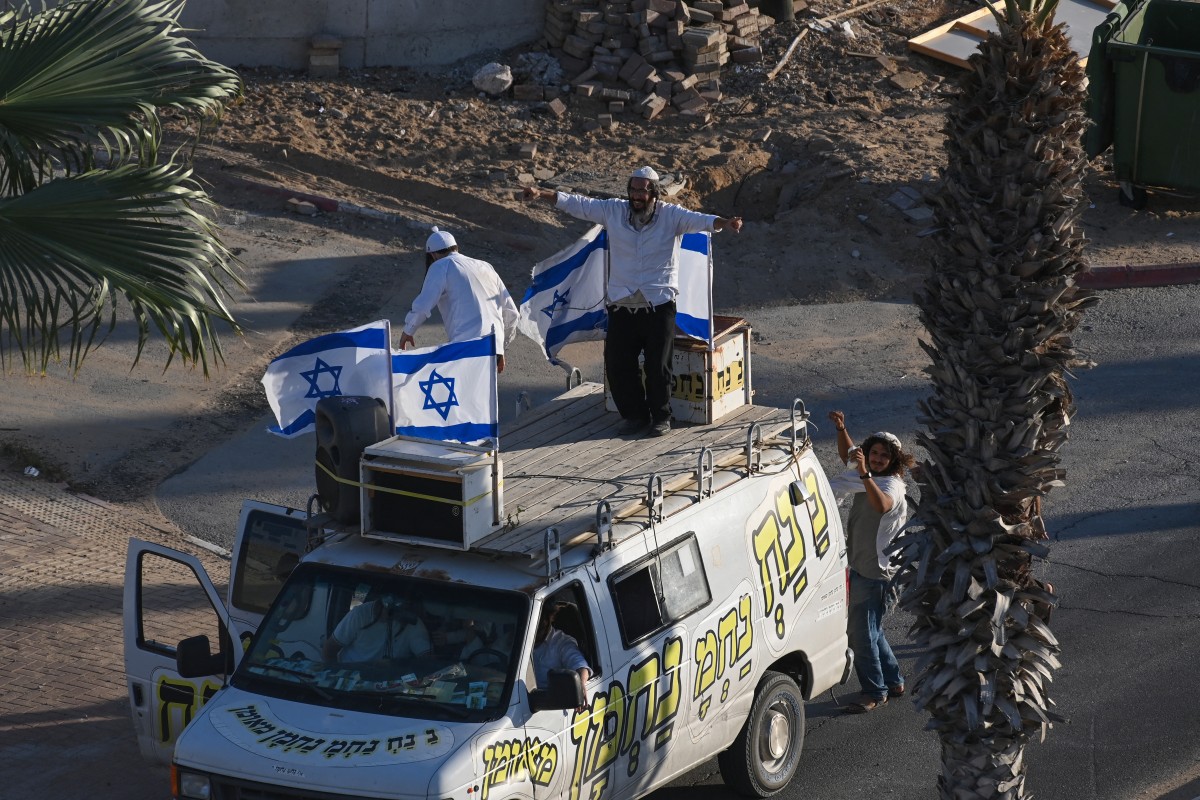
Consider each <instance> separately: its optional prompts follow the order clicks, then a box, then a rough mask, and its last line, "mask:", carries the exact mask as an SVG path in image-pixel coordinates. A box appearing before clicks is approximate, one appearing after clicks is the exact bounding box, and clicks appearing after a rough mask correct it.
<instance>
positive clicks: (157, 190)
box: [0, 162, 241, 375]
mask: <svg viewBox="0 0 1200 800" xmlns="http://www.w3.org/2000/svg"><path fill="white" fill-rule="evenodd" d="M208 203H209V200H208V198H207V195H205V193H204V192H203V190H202V189H200V187H199V186H198V185H196V184H195V183H194V181H193V180H192V179H191V170H190V169H189V168H187V167H185V166H182V165H179V164H176V163H174V162H169V163H166V164H162V165H157V166H146V167H143V166H139V165H134V164H127V165H122V166H119V167H116V168H114V169H111V170H94V171H90V172H86V173H82V174H79V175H75V176H72V177H69V178H60V179H57V180H53V181H50V182H49V183H46V184H45V185H43V186H41V187H39V188H37V189H35V190H33V191H30V192H27V193H25V194H23V195H20V196H17V197H12V198H5V199H0V327H2V328H3V329H4V331H5V333H6V335H7V341H4V342H0V355H3V354H4V353H5V351H6V350H8V349H11V350H13V351H15V352H17V353H18V354H19V355H20V358H21V359H22V361H23V363H24V364H25V367H26V369H27V370H30V371H32V370H33V369H35V368H36V369H38V370H40V371H45V369H46V367H47V365H48V364H49V362H50V361H51V360H55V359H58V358H60V357H61V355H62V353H61V350H60V344H59V338H60V334H66V338H67V339H68V341H69V344H68V361H69V363H70V364H71V365H72V366H73V367H74V368H76V369H78V367H79V365H80V364H81V363H82V361H83V358H84V356H86V354H87V352H88V351H89V349H90V348H91V347H92V346H94V345H95V343H96V342H97V336H99V337H100V339H102V338H103V335H104V334H105V333H107V332H108V331H111V330H112V328H113V326H114V325H115V323H116V320H117V309H118V300H119V299H123V300H124V301H126V302H127V303H128V305H129V307H130V309H131V310H132V313H133V317H134V320H135V321H136V324H137V328H138V349H137V356H135V362H136V360H137V358H138V357H140V355H141V353H142V350H143V347H144V345H145V343H146V341H147V340H148V338H149V334H150V331H151V330H152V329H153V330H156V331H157V332H158V333H159V334H160V335H162V336H163V338H164V339H165V341H166V344H167V346H168V347H169V348H170V350H171V353H172V357H173V356H174V355H175V354H178V355H179V356H180V357H181V358H182V360H183V361H184V362H185V363H198V364H199V365H200V366H201V367H202V369H203V370H204V373H205V374H206V375H207V374H208V372H209V363H210V357H211V358H214V359H215V360H217V361H220V359H221V348H220V341H219V339H218V337H217V334H216V331H215V329H214V325H215V324H217V323H224V324H227V325H229V326H230V327H231V328H232V329H233V330H234V331H235V332H236V331H237V330H238V328H237V323H236V322H235V321H234V319H233V315H232V314H231V313H230V311H229V308H228V306H227V305H226V302H225V301H226V298H227V297H228V294H227V290H226V288H225V287H226V286H227V285H229V284H234V285H241V281H240V279H239V277H238V274H237V266H238V264H237V260H236V258H235V257H234V256H233V254H232V253H230V252H229V250H228V249H227V248H226V247H225V246H224V245H223V244H222V243H221V242H220V240H219V239H218V237H217V236H216V232H215V230H214V229H213V226H212V223H211V222H210V221H209V220H208V219H207V218H206V217H204V215H202V214H201V213H199V212H198V211H197V207H199V206H203V205H206V204H208ZM6 345H7V347H6ZM168 363H170V361H169V360H168Z"/></svg>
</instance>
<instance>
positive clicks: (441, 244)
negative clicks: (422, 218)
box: [425, 225, 458, 253]
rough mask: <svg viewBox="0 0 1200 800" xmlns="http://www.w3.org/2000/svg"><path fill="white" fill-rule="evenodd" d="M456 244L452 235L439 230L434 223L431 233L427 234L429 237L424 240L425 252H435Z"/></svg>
mask: <svg viewBox="0 0 1200 800" xmlns="http://www.w3.org/2000/svg"><path fill="white" fill-rule="evenodd" d="M457 244H458V242H456V241H454V237H453V236H451V235H450V234H449V233H447V232H446V231H439V230H438V227H437V225H434V226H433V233H431V234H429V238H428V239H426V240H425V252H426V253H437V252H439V251H441V250H445V249H446V248H448V247H454V246H455V245H457Z"/></svg>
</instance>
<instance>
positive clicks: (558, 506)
mask: <svg viewBox="0 0 1200 800" xmlns="http://www.w3.org/2000/svg"><path fill="white" fill-rule="evenodd" d="M764 420H765V421H767V423H768V424H767V425H766V426H765V427H764V431H763V433H764V441H766V440H769V439H770V438H772V437H773V435H774V434H776V433H777V432H779V431H781V430H783V431H786V430H787V428H788V427H789V425H790V414H789V413H788V412H787V411H784V410H782V409H775V408H768V407H761V406H747V407H744V408H743V409H742V410H741V413H739V414H737V415H734V418H733V419H727V420H725V421H723V422H722V423H721V424H720V425H718V426H705V427H704V428H701V429H686V428H684V429H677V430H676V431H673V432H672V435H670V436H666V437H662V438H660V439H657V440H647V439H642V440H635V441H633V442H623V443H621V446H619V447H616V448H601V450H602V452H600V453H599V454H598V455H595V457H593V458H591V459H589V460H588V461H587V462H581V461H580V460H579V459H578V453H576V458H575V459H573V460H572V461H571V462H570V464H569V466H570V467H571V470H570V471H569V472H564V474H563V475H562V476H561V477H557V478H543V479H541V480H539V481H538V482H537V483H536V484H535V485H533V486H530V487H521V488H516V487H517V486H519V484H520V482H521V481H522V479H521V478H520V477H519V476H515V475H513V476H511V477H510V476H509V474H507V467H506V478H505V506H506V507H507V508H509V509H510V511H511V509H512V507H513V506H512V503H511V501H510V499H509V497H510V486H512V487H513V488H514V490H515V492H516V493H519V494H520V495H521V496H522V497H528V496H529V495H530V493H531V492H532V493H533V494H534V496H535V497H537V499H538V502H537V505H535V506H533V507H530V508H527V509H524V510H523V511H522V512H521V515H520V516H521V520H522V521H521V523H520V524H519V525H518V526H517V527H515V528H513V529H511V530H509V531H504V532H501V533H498V534H494V535H493V536H491V537H489V538H488V539H486V540H484V541H483V542H481V545H482V546H483V547H485V548H487V549H498V550H504V551H508V552H513V551H521V552H530V551H532V550H538V551H540V549H541V548H542V546H543V541H544V531H545V529H546V528H547V527H549V526H551V525H556V526H558V527H560V528H564V527H566V528H570V529H572V530H573V529H574V528H576V527H577V526H578V525H579V524H583V525H585V526H590V524H591V521H592V519H594V514H595V508H596V505H597V503H598V502H599V501H600V500H608V501H609V503H610V504H612V506H613V509H614V511H615V510H617V509H623V508H626V507H632V508H636V507H637V506H638V505H639V504H641V502H642V499H643V498H644V497H645V494H646V490H647V483H648V480H649V477H650V475H652V474H658V475H660V476H661V477H663V478H664V487H665V486H666V485H667V484H668V483H672V482H674V480H675V479H678V478H681V477H682V478H684V480H683V481H682V483H680V484H679V485H680V486H686V485H688V484H689V483H691V482H692V480H693V479H691V478H690V477H689V476H691V475H692V474H693V473H694V468H695V466H696V463H697V460H698V458H699V453H700V449H701V447H702V446H704V445H708V446H709V447H710V448H711V449H712V450H713V451H714V463H717V462H721V461H725V460H726V458H725V457H726V456H732V457H733V460H734V461H736V460H737V458H738V457H739V455H740V453H741V452H742V451H743V450H744V441H745V436H746V435H747V431H748V430H749V425H750V424H751V423H752V422H761V421H764ZM739 423H740V424H739ZM685 442H686V443H688V444H689V445H691V446H688V447H682V448H681V447H680V444H683V443H685ZM639 445H641V447H639ZM560 449H562V448H560ZM595 464H603V465H605V466H604V468H603V469H595V468H593V465H595ZM589 473H591V474H589ZM510 481H511V483H510ZM547 491H549V493H547ZM518 505H519V503H518ZM572 521H573V522H572Z"/></svg>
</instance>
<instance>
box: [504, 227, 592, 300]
mask: <svg viewBox="0 0 1200 800" xmlns="http://www.w3.org/2000/svg"><path fill="white" fill-rule="evenodd" d="M606 247H608V231H606V230H604V229H601V230H600V235H599V236H597V237H596V238H595V239H593V240H592V241H591V242H588V243H587V244H586V245H585V246H584V247H583V249H581V250H580V251H579V252H578V253H576V254H575V255H573V256H571V257H570V258H568V259H567V260H566V261H564V262H562V263H561V264H555V265H554V266H553V267H550V268H549V269H546V270H544V271H543V272H539V273H538V274H537V275H535V276H534V277H533V283H531V284H530V285H529V288H528V289H526V290H525V296H524V297H522V298H521V303H522V304H525V303H527V302H529V300H530V299H531V298H532V297H533V296H534V295H536V294H538V293H539V292H545V291H548V290H550V289H552V288H553V287H555V286H558V285H559V284H560V283H562V282H563V281H565V280H566V279H567V278H568V276H570V274H571V273H572V272H574V271H575V270H577V269H579V268H580V267H582V266H583V263H584V262H585V261H587V260H588V258H589V257H590V256H591V255H592V253H593V252H594V251H596V250H603V249H605V248H606Z"/></svg>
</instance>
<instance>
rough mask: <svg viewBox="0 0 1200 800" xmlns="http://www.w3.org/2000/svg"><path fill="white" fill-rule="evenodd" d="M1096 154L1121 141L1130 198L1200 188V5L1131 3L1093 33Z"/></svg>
mask: <svg viewBox="0 0 1200 800" xmlns="http://www.w3.org/2000/svg"><path fill="white" fill-rule="evenodd" d="M1087 74H1088V93H1089V100H1088V109H1089V113H1090V115H1091V118H1092V123H1093V125H1092V128H1091V129H1090V130H1089V131H1088V134H1087V136H1086V138H1085V142H1084V144H1085V148H1086V149H1087V153H1088V155H1089V156H1093V157H1094V156H1096V155H1099V154H1100V153H1101V152H1103V151H1104V150H1105V149H1106V148H1107V147H1108V145H1109V144H1112V146H1113V168H1114V171H1115V172H1116V176H1117V180H1118V181H1120V183H1121V188H1122V200H1123V202H1126V203H1127V204H1132V205H1136V206H1140V205H1142V204H1144V202H1145V192H1144V187H1146V186H1162V187H1167V188H1173V189H1182V190H1188V191H1200V2H1196V0H1141V2H1139V0H1124V1H1123V2H1122V3H1120V4H1119V5H1117V6H1116V7H1115V8H1114V9H1113V12H1112V13H1111V14H1109V15H1108V17H1107V18H1106V19H1105V21H1104V22H1103V23H1101V25H1100V26H1099V27H1097V28H1096V31H1095V33H1094V35H1093V37H1092V50H1091V54H1090V55H1089V57H1088V66H1087Z"/></svg>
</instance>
